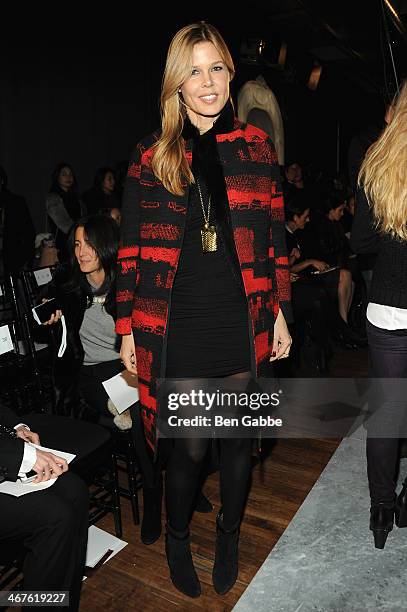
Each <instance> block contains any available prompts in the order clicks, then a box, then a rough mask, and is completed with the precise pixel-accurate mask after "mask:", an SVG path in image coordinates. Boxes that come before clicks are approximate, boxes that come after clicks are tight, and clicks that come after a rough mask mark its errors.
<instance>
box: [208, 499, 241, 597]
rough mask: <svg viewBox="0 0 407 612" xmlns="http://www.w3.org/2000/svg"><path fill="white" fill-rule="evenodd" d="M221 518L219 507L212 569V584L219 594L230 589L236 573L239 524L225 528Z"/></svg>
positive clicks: (223, 593)
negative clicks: (232, 527)
mask: <svg viewBox="0 0 407 612" xmlns="http://www.w3.org/2000/svg"><path fill="white" fill-rule="evenodd" d="M222 518H223V517H222V509H221V510H219V513H218V516H217V517H216V549H215V563H214V565H213V571H212V582H213V586H214V587H215V591H216V592H217V593H218V594H219V595H225V593H227V592H228V591H230V589H231V588H232V587H233V585H234V584H235V582H236V580H237V574H238V543H239V525H236V527H235V528H234V529H225V528H224V526H223V521H222Z"/></svg>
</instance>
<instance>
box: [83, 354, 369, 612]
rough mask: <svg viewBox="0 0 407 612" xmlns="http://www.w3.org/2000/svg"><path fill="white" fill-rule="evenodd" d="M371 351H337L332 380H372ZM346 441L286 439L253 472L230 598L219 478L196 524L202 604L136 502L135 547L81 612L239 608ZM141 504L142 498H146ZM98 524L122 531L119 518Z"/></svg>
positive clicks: (93, 585) (210, 483)
mask: <svg viewBox="0 0 407 612" xmlns="http://www.w3.org/2000/svg"><path fill="white" fill-rule="evenodd" d="M366 371H367V352H366V351H365V350H359V351H349V350H346V349H344V350H339V349H336V351H335V356H334V358H333V360H332V363H331V375H332V376H334V375H335V376H348V377H354V376H366ZM339 443H340V440H333V439H329V440H308V439H301V440H296V439H285V440H278V441H277V442H276V443H275V444H273V443H272V444H270V445H269V446H270V448H269V449H268V451H269V452H268V456H267V458H266V459H265V460H264V462H263V463H262V464H261V465H260V464H258V465H256V466H255V467H254V468H253V482H252V487H251V491H250V495H249V499H248V504H247V508H246V513H245V517H244V521H243V523H242V527H241V537H240V556H239V579H238V581H237V583H236V585H235V586H234V588H233V589H232V590H231V591H230V592H229V593H228V594H227V595H225V596H223V597H220V596H218V595H217V594H216V593H215V591H214V589H213V586H212V581H211V572H212V565H213V559H214V541H215V517H216V513H217V511H218V509H219V493H218V474H217V473H216V474H213V475H211V476H210V477H209V478H208V480H207V482H206V485H205V487H204V492H205V494H206V495H207V496H208V497H209V499H210V500H211V501H212V503H213V504H214V506H215V510H214V511H213V512H212V513H211V514H198V513H195V515H194V517H193V520H192V524H191V540H192V551H193V558H194V563H195V567H196V569H197V572H198V575H199V578H200V580H201V584H202V595H201V597H200V598H198V599H190V598H188V597H184V596H183V595H182V594H181V593H179V592H178V591H177V590H176V589H175V588H174V587H173V586H172V584H171V581H170V579H169V572H168V567H167V563H166V559H165V552H164V536H161V538H160V540H159V541H158V542H156V543H155V544H153V545H152V546H144V545H143V544H142V543H141V541H140V526H135V525H134V524H133V522H132V517H131V508H130V503H129V502H128V501H126V500H123V502H122V512H123V523H124V533H123V539H124V540H126V541H127V542H128V546H126V547H125V548H124V549H123V550H122V551H121V552H120V553H118V555H116V556H115V557H114V558H113V559H112V560H111V561H109V562H108V563H107V564H106V565H104V566H102V567H101V568H99V569H98V570H97V572H96V573H95V574H94V575H93V576H92V577H91V578H89V579H88V580H86V581H85V583H84V586H83V590H82V599H81V612H85V611H89V612H90V611H91V612H94V611H95V610H99V609H100V610H104V611H110V610H112V611H113V610H114V611H115V612H116V611H117V612H118V611H120V610H123V611H124V610H126V611H127V610H138V611H143V612H148V611H151V612H152V611H154V612H159V611H165V612H170V611H171V610H188V611H189V610H211V612H212V611H214V612H215V611H221V610H222V611H223V610H225V611H226V610H231V609H232V608H233V606H234V605H235V603H236V602H237V600H238V599H239V597H240V596H241V595H242V593H243V591H244V590H245V589H246V587H247V586H248V584H249V583H250V581H251V580H252V578H253V577H254V575H255V574H256V572H257V570H258V569H259V568H260V566H261V564H262V563H263V561H264V560H265V559H266V557H267V555H268V554H269V553H270V551H271V550H272V548H273V546H274V545H275V543H276V542H277V541H278V539H279V537H280V535H281V534H282V533H283V532H284V530H285V529H286V527H287V526H288V524H289V523H290V521H291V519H292V518H293V516H294V515H295V513H296V512H297V510H298V508H299V507H300V506H301V504H302V502H303V501H304V499H305V497H306V496H307V494H308V492H309V491H310V489H311V488H312V486H313V485H314V483H315V482H316V480H317V479H318V477H319V475H320V474H321V472H322V470H323V469H324V468H325V466H326V464H327V463H328V461H329V459H330V458H331V456H332V454H333V453H334V451H335V450H336V448H337V446H338V444H339ZM140 501H141V495H140ZM98 526H99V527H101V528H102V529H105V530H107V531H109V532H111V533H114V529H113V521H112V519H111V517H105V518H104V519H103V520H101V521H100V522H99V523H98Z"/></svg>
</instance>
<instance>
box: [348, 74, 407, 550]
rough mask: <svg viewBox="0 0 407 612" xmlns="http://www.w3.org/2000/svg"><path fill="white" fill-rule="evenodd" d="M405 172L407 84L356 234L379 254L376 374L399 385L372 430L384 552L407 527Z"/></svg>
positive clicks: (379, 151) (374, 500)
mask: <svg viewBox="0 0 407 612" xmlns="http://www.w3.org/2000/svg"><path fill="white" fill-rule="evenodd" d="M406 168H407V82H405V83H404V85H403V87H402V88H401V91H400V94H399V96H398V99H397V101H396V102H395V105H394V115H393V118H392V120H391V121H390V123H389V124H388V125H387V127H386V128H385V129H384V131H383V132H382V134H381V136H380V137H379V139H378V140H377V141H376V142H375V143H373V145H371V147H370V148H369V150H368V151H367V154H366V157H365V160H364V162H363V164H362V167H361V170H360V173H359V187H360V190H359V192H358V198H357V210H356V215H355V219H354V222H353V227H352V235H351V247H352V249H353V251H355V252H356V253H376V254H377V259H376V262H375V265H374V269H373V278H372V283H371V287H370V294H369V305H368V308H367V335H368V342H369V355H370V369H371V375H372V377H373V378H381V379H383V378H392V379H399V380H393V381H391V383H389V384H388V385H384V384H383V385H382V386H381V392H382V393H383V394H384V395H383V398H382V401H381V402H380V406H379V409H378V410H376V411H375V412H374V413H373V415H372V416H371V418H370V419H369V421H368V427H367V431H368V439H367V471H368V479H369V489H370V497H371V519H370V529H371V530H372V531H373V535H374V539H375V546H376V548H384V545H385V542H386V539H387V536H388V533H389V532H390V531H391V530H392V528H393V521H394V516H395V517H396V524H397V525H398V527H406V526H407V482H406V481H404V485H403V489H402V491H401V493H400V495H399V496H398V498H396V493H395V491H396V471H397V467H398V459H399V437H400V433H401V432H400V428H401V425H402V422H403V419H404V415H405V407H406V394H405V389H403V387H404V385H403V380H402V379H404V378H405V377H407V224H406V220H407V173H406ZM401 437H403V436H401ZM404 437H405V436H404Z"/></svg>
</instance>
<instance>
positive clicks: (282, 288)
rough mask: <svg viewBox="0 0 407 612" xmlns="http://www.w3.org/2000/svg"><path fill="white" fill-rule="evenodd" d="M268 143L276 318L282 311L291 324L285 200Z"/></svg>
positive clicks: (275, 157)
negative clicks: (270, 162)
mask: <svg viewBox="0 0 407 612" xmlns="http://www.w3.org/2000/svg"><path fill="white" fill-rule="evenodd" d="M268 142H269V145H270V147H271V149H272V159H273V162H272V164H271V178H272V194H271V224H270V244H269V261H270V265H271V266H272V265H274V268H275V277H276V284H277V286H276V287H275V288H274V290H273V292H274V295H275V303H274V318H276V317H277V315H278V311H279V310H281V312H282V313H283V315H284V318H285V320H286V322H287V323H291V322H292V321H293V315H292V309H291V282H290V269H289V265H288V256H287V245H286V240H285V215H284V200H283V193H282V188H281V177H280V168H279V165H278V160H277V155H276V153H275V149H274V145H273V143H272V141H271V140H270V139H269V140H268Z"/></svg>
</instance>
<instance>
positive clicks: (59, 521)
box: [0, 472, 89, 610]
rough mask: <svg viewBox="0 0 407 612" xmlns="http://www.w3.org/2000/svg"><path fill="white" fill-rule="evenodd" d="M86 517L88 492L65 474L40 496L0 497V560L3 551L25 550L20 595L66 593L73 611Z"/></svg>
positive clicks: (81, 568)
mask: <svg viewBox="0 0 407 612" xmlns="http://www.w3.org/2000/svg"><path fill="white" fill-rule="evenodd" d="M88 515H89V493H88V489H87V487H86V485H85V483H84V482H83V481H82V480H81V479H80V478H79V477H78V476H76V475H75V474H72V473H70V472H67V473H66V474H63V475H62V476H60V477H59V478H58V479H57V481H56V483H55V484H54V485H52V487H50V488H49V489H45V490H44V491H38V492H36V493H29V494H28V495H23V496H21V497H13V496H11V495H6V494H4V493H1V494H0V516H1V521H0V550H1V551H2V552H1V553H0V559H1V555H2V554H4V551H5V550H7V551H13V552H14V550H15V551H18V550H19V549H21V548H22V547H25V549H26V550H27V553H26V555H25V559H24V566H23V571H24V589H25V590H33V591H46V590H48V591H52V590H53V591H61V590H66V591H69V594H70V607H69V609H70V610H78V609H79V597H80V591H81V586H82V576H83V572H84V567H85V559H86V545H87V539H88ZM58 609H59V608H58ZM62 609H65V610H66V608H62Z"/></svg>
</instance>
